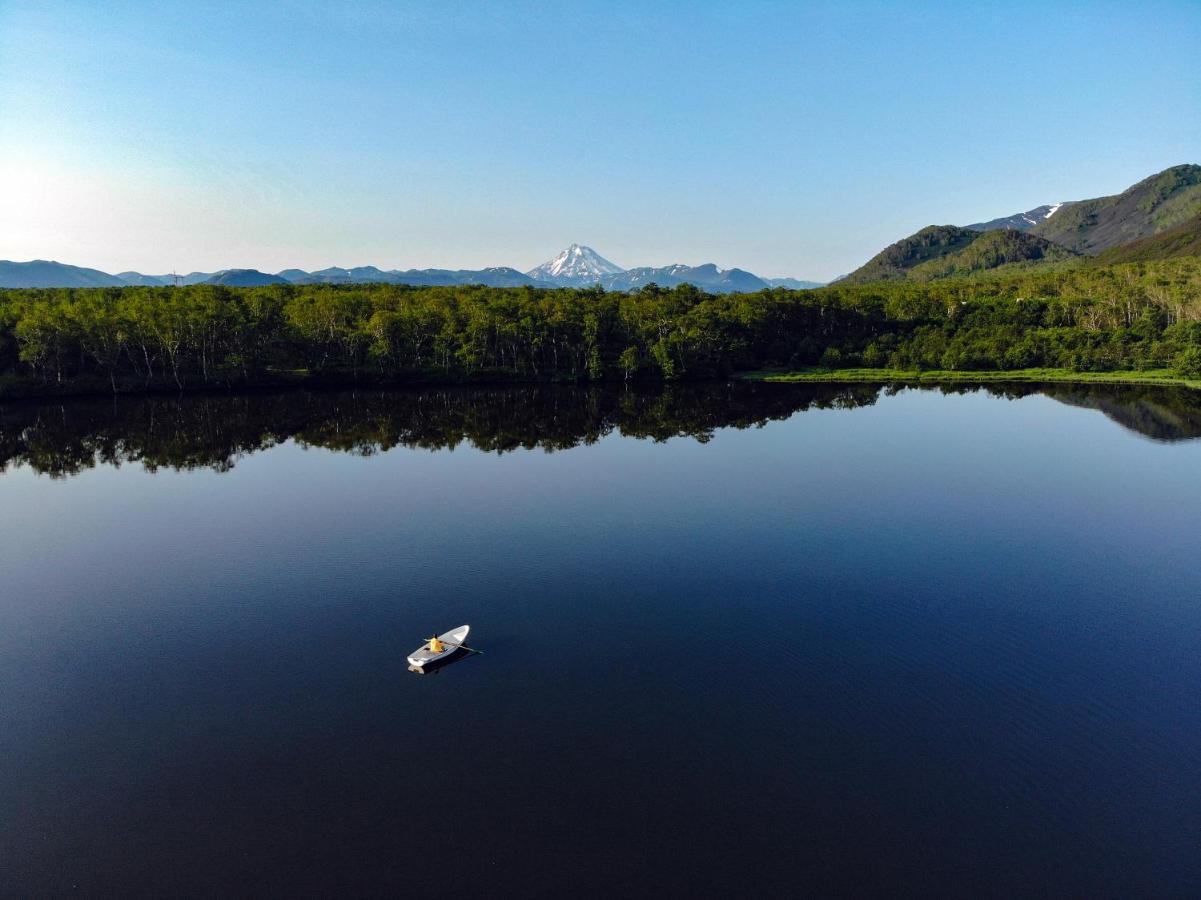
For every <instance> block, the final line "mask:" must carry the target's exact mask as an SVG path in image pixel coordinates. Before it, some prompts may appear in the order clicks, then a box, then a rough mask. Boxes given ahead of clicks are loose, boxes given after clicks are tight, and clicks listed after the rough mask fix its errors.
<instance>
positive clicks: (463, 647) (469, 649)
mask: <svg viewBox="0 0 1201 900" xmlns="http://www.w3.org/2000/svg"><path fill="white" fill-rule="evenodd" d="M442 643H443V644H445V645H446V646H447V647H458V648H459V649H460V650H466V651H467V652H468V653H483V652H484V651H483V650H476V649H475V648H474V647H468V646H467V645H466V644H456V643H454V642H453V641H443V642H442Z"/></svg>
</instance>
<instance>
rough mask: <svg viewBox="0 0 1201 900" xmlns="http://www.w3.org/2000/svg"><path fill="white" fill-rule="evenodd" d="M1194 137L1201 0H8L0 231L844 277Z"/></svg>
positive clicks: (232, 248)
mask: <svg viewBox="0 0 1201 900" xmlns="http://www.w3.org/2000/svg"><path fill="white" fill-rule="evenodd" d="M1182 162H1201V2H1197V0H1191V2H1175V3H1169V2H1161V3H1156V2H1138V3H1131V2H1104V0H1091V2H1081V3H1072V2H1050V3H1049V2H1045V0H1044V2H1032V3H1025V2H1006V3H991V4H986V3H981V4H972V3H963V2H955V3H947V4H938V3H918V2H893V3H842V2H839V3H814V4H802V3H768V2H745V0H740V2H724V3H703V2H692V3H678V4H676V3H654V2H647V0H643V2H631V3H620V2H608V3H595V4H592V3H573V2H566V0H564V2H546V3H515V2H513V3H510V2H501V0H493V2H489V3H484V2H479V3H464V4H457V3H452V2H430V3H305V2H271V3H245V4H234V3H232V2H230V3H204V2H196V0H189V2H181V3H174V2H169V0H160V2H153V3H151V2H147V3H121V2H116V0H106V2H103V3H95V2H78V3H58V2H29V3H25V2H19V0H0V258H6V259H18V260H23V259H32V258H45V259H58V260H61V261H63V262H70V263H74V264H76V265H85V266H93V267H96V268H101V269H104V270H106V271H119V270H124V269H137V270H140V271H143V272H154V273H157V272H164V271H170V270H172V269H175V270H178V271H180V272H184V271H190V270H195V269H200V270H213V269H218V268H226V267H254V268H259V269H263V270H267V271H277V270H279V269H282V268H285V267H291V266H297V267H300V268H306V269H313V268H321V267H324V266H327V265H344V266H350V265H367V264H373V265H378V266H381V267H383V268H393V267H399V268H409V267H420V268H424V267H427V266H438V267H452V268H460V267H463V268H477V267H480V266H485V265H512V266H515V267H518V268H521V269H527V268H530V267H532V266H534V265H536V264H537V263H540V262H542V261H543V260H545V259H547V258H549V257H551V256H553V255H554V254H555V253H556V252H557V251H558V250H560V249H561V248H562V247H564V246H566V245H567V244H569V243H571V242H573V241H577V242H580V243H584V244H588V245H590V246H592V247H594V248H595V249H596V250H598V251H599V252H600V253H602V254H603V255H605V256H607V257H609V258H610V259H612V260H613V261H614V262H616V263H618V264H619V265H623V266H636V265H666V264H668V263H673V262H685V263H691V264H699V263H702V262H715V263H717V264H718V265H721V266H740V267H742V268H746V269H750V270H751V271H753V272H756V273H757V274H760V275H768V276H776V275H792V276H796V277H800V278H813V279H819V280H825V279H828V278H831V277H833V276H836V275H839V274H841V273H843V272H845V271H848V270H850V269H852V268H854V267H855V266H857V265H859V264H860V263H862V262H863V261H864V260H865V259H866V258H867V257H869V256H871V255H872V254H873V253H874V252H876V251H877V250H879V249H881V248H882V247H883V246H884V245H886V244H888V243H890V242H891V241H893V240H896V239H898V238H900V237H902V236H904V235H906V234H908V233H910V232H912V231H915V230H916V229H917V228H920V227H921V226H923V225H928V224H943V223H955V224H966V223H969V222H973V221H979V220H981V219H986V218H992V217H994V216H998V215H1007V214H1010V213H1014V212H1018V211H1022V210H1025V209H1029V208H1031V207H1034V206H1037V205H1039V204H1041V203H1045V202H1054V201H1056V200H1061V199H1079V198H1084V197H1093V196H1098V195H1102V194H1108V193H1114V192H1116V191H1119V190H1121V189H1123V188H1125V187H1127V186H1129V185H1130V184H1132V183H1133V182H1135V181H1138V180H1139V179H1141V178H1143V177H1144V176H1146V175H1149V174H1151V173H1153V172H1156V171H1159V170H1161V169H1163V168H1166V167H1167V166H1170V165H1175V164H1177V163H1182Z"/></svg>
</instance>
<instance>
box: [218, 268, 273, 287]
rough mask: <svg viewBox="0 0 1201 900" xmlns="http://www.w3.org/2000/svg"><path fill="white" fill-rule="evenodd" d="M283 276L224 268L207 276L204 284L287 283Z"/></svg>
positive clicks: (251, 284)
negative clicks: (211, 275)
mask: <svg viewBox="0 0 1201 900" xmlns="http://www.w3.org/2000/svg"><path fill="white" fill-rule="evenodd" d="M287 283H288V281H287V279H285V278H280V277H279V276H278V275H268V274H267V273H266V272H260V271H259V270H258V269H226V270H225V271H223V272H218V273H217V274H216V275H214V276H213V277H212V278H209V279H208V280H207V281H205V282H204V284H223V285H226V286H227V287H259V286H261V285H264V284H287Z"/></svg>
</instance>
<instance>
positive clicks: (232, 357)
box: [0, 257, 1201, 391]
mask: <svg viewBox="0 0 1201 900" xmlns="http://www.w3.org/2000/svg"><path fill="white" fill-rule="evenodd" d="M814 365H821V366H827V367H831V368H837V367H839V366H850V365H853V366H868V367H888V368H898V369H924V368H929V369H935V368H937V369H954V370H974V369H994V370H995V369H1016V368H1027V367H1034V366H1046V367H1056V368H1075V369H1079V370H1090V371H1104V370H1118V369H1154V368H1172V367H1176V368H1179V369H1180V370H1181V371H1188V372H1193V373H1196V374H1201V260H1199V259H1198V258H1196V257H1189V258H1183V259H1175V260H1167V261H1162V262H1156V263H1139V264H1132V265H1125V266H1113V267H1104V268H1088V269H1073V270H1063V271H1056V272H1045V273H1033V272H1032V273H1028V274H1018V275H1009V276H1004V277H997V278H994V279H985V280H970V281H966V280H965V281H938V282H930V283H921V284H912V283H905V282H901V283H895V282H890V283H876V284H863V285H840V284H836V285H832V286H829V287H826V288H821V289H817V290H811V291H789V290H783V289H777V290H769V291H761V292H758V293H753V294H725V295H710V294H706V293H703V292H702V291H700V290H698V289H696V288H695V287H692V286H689V285H683V286H680V287H676V288H673V289H670V290H664V289H660V288H658V287H656V286H654V285H652V286H649V287H647V288H644V289H643V290H640V291H638V292H636V293H632V294H618V293H606V292H604V291H601V290H600V289H599V288H598V289H582V290H576V289H558V290H538V289H533V288H488V287H482V286H463V287H428V288H415V287H407V286H403V285H385V284H376V285H303V286H302V285H270V286H266V287H259V288H230V287H223V286H216V285H195V286H191V287H182V288H159V287H128V288H102V289H100V288H98V289H46V290H19V291H16V290H14V291H3V292H0V379H3V378H4V377H6V376H7V377H8V378H9V379H10V380H12V379H14V378H19V379H24V380H26V381H28V380H31V379H36V380H37V381H38V382H40V383H41V384H44V385H48V386H53V385H62V386H66V387H70V386H71V385H73V384H74V385H80V384H98V383H103V384H105V385H107V386H108V387H111V389H112V390H114V391H118V390H136V389H140V388H151V387H172V388H186V387H204V386H217V385H235V384H256V383H276V382H279V381H282V380H287V379H288V378H289V377H296V378H316V379H323V378H324V379H329V380H334V379H338V378H344V379H356V380H357V379H363V380H379V381H403V380H410V379H412V380H425V381H453V380H470V379H480V380H489V379H502V378H511V379H520V380H564V381H587V380H591V381H601V380H620V379H626V380H629V379H636V378H646V377H650V378H657V379H667V380H672V379H688V378H708V377H714V376H724V375H728V374H730V373H732V372H735V371H737V370H743V369H753V368H765V367H792V368H799V367H804V366H814Z"/></svg>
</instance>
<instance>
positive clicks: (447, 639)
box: [409, 625, 471, 669]
mask: <svg viewBox="0 0 1201 900" xmlns="http://www.w3.org/2000/svg"><path fill="white" fill-rule="evenodd" d="M470 630H471V626H470V625H460V626H459V627H458V628H452V629H451V630H450V631H448V632H446V633H445V634H440V635H438V640H440V641H441V642H442V652H441V653H435V652H434V651H433V650H431V649H430V645H429V641H426V642H425V643H424V644H422V645H421V646H420V647H418V648H417V649H416V650H414V651H413V652H412V653H410V654H409V665H411V666H412V667H413V668H415V669H423V668H425V667H426V666H428V665H430V664H431V663H436V662H441V661H442V660H444V659H446V658H447V657H449V656H450V655H451V654H452V653H456V652H457V651H458V650H459V648H460V647H462V646H463V641H465V640H467V632H469V631H470Z"/></svg>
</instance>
